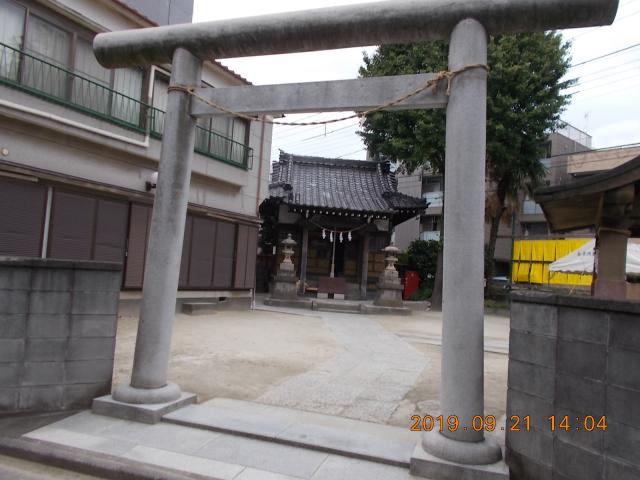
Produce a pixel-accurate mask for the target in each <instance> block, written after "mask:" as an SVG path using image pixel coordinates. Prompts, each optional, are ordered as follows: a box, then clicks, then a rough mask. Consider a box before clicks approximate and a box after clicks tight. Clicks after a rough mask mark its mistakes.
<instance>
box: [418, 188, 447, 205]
mask: <svg viewBox="0 0 640 480" xmlns="http://www.w3.org/2000/svg"><path fill="white" fill-rule="evenodd" d="M422 198H424V199H425V200H426V201H427V203H428V204H429V208H431V207H441V206H442V203H443V201H444V195H443V193H442V192H427V193H424V194H423V195H422Z"/></svg>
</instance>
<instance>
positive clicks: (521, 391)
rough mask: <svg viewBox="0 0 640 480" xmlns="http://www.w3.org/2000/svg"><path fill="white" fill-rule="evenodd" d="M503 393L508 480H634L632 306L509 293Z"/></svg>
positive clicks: (635, 341) (639, 449)
mask: <svg viewBox="0 0 640 480" xmlns="http://www.w3.org/2000/svg"><path fill="white" fill-rule="evenodd" d="M508 387H509V388H508V394H507V432H506V433H507V435H506V440H507V463H508V464H509V467H510V469H511V478H513V479H543V478H554V479H580V480H589V479H616V480H627V479H629V480H630V479H639V478H640V304H638V303H630V302H619V301H605V300H599V299H593V298H590V297H568V296H559V295H542V294H539V295H533V294H529V295H514V296H513V299H512V309H511V333H510V344H509V380H508ZM551 415H554V416H555V431H552V429H551V424H550V421H549V420H548V417H549V416H551ZM513 416H517V417H519V419H520V424H519V425H518V426H519V427H520V428H521V430H520V431H512V429H511V427H512V426H513V425H514V423H515V420H516V419H515V418H512V417H513ZM525 416H529V417H530V425H531V429H530V431H526V426H525V424H524V423H525V422H524V421H523V418H524V417H525ZM565 416H567V418H568V422H567V426H568V431H565V428H562V427H560V423H561V422H562V420H563V419H564V417H565ZM587 416H592V417H594V419H595V422H596V426H595V428H593V430H592V431H587V430H586V429H585V428H589V429H591V428H592V426H593V425H592V422H591V420H590V419H587V420H586V425H585V417H587ZM603 416H605V417H606V430H603V429H601V428H598V427H597V422H598V421H599V420H600V419H601V417H603ZM601 426H604V424H602V423H601Z"/></svg>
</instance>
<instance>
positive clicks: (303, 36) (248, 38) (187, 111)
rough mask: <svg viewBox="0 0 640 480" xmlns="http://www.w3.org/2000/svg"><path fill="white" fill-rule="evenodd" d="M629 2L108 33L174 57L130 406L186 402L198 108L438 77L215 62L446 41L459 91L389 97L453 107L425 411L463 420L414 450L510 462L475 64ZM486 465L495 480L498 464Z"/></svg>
mask: <svg viewBox="0 0 640 480" xmlns="http://www.w3.org/2000/svg"><path fill="white" fill-rule="evenodd" d="M617 4H618V0H466V1H464V2H453V1H451V0H393V1H385V2H380V3H370V4H360V5H353V6H344V7H335V8H325V9H318V10H310V11H304V12H293V13H283V14H276V15H267V16H259V17H250V18H241V19H235V20H224V21H214V22H205V23H198V24H184V25H173V26H164V27H156V28H147V29H140V30H129V31H122V32H112V33H103V34H100V35H98V36H96V38H95V41H94V50H95V53H96V57H97V58H98V60H99V62H100V63H101V64H102V65H104V66H105V67H109V68H116V67H131V66H150V65H153V64H163V63H169V62H172V63H173V68H172V74H171V83H170V87H169V95H168V102H167V114H166V118H165V126H164V136H163V141H162V153H161V159H160V166H159V174H158V181H157V188H156V196H155V202H154V208H153V214H152V220H151V233H150V239H149V248H148V251H147V260H146V265H147V268H146V272H145V276H144V289H143V299H142V306H141V314H140V325H139V328H138V336H137V340H136V349H135V358H134V364H133V372H132V376H131V384H130V385H123V386H120V387H118V388H116V390H115V391H114V393H113V398H114V400H116V401H117V402H119V404H120V405H122V404H130V405H136V404H137V405H140V404H154V405H156V406H157V405H158V404H168V405H171V404H172V403H173V404H174V405H178V404H180V402H181V401H182V402H184V398H185V395H184V394H182V393H181V392H180V389H179V387H178V386H176V385H173V384H168V383H167V370H168V363H169V356H170V346H171V332H172V325H173V319H174V312H175V301H176V291H177V286H178V274H179V270H180V268H179V267H180V254H181V251H182V248H181V247H182V240H183V232H184V224H185V216H186V211H187V200H188V193H189V182H190V176H191V159H192V155H193V147H194V138H195V126H196V118H197V117H203V116H213V115H221V114H225V113H227V112H225V110H226V111H233V112H238V113H244V114H255V115H264V114H282V113H300V112H318V111H345V110H354V111H366V110H368V109H370V108H372V107H375V106H379V105H384V104H388V103H390V102H392V101H393V100H396V99H398V98H401V97H402V96H403V95H404V94H406V93H407V92H411V91H412V90H415V89H416V88H418V87H420V86H421V85H424V84H425V82H427V81H429V80H430V79H433V78H434V75H433V74H423V75H408V76H397V77H379V78H364V79H358V80H347V81H337V82H318V83H306V84H290V85H269V86H243V87H228V88H215V89H213V88H200V79H201V69H202V62H203V60H206V59H214V58H215V59H221V58H232V57H242V56H254V55H271V54H282V53H293V52H304V51H315V50H327V49H336V48H347V47H356V46H365V45H380V44H389V43H407V42H424V41H429V40H439V39H445V40H448V41H449V70H450V71H451V72H459V73H458V74H457V75H455V77H454V78H452V79H451V85H450V86H451V90H450V95H449V96H448V97H447V95H446V94H445V93H443V91H444V88H442V87H441V88H438V89H437V90H435V91H432V90H431V89H425V90H423V91H421V92H420V93H418V94H416V95H414V96H412V97H410V98H407V99H405V100H404V101H402V102H400V103H398V104H395V105H393V106H391V107H389V109H409V108H411V109H415V108H434V107H445V106H446V109H447V131H446V158H445V162H446V171H447V175H446V177H445V192H446V193H445V195H446V199H445V200H446V205H447V209H446V211H445V215H444V222H445V229H446V231H447V241H446V242H445V245H444V277H443V280H444V283H443V339H442V380H441V381H442V385H441V412H424V413H429V414H433V416H434V417H435V416H436V415H438V414H440V413H441V414H442V415H444V418H445V419H446V418H447V417H449V416H451V415H455V416H456V417H457V419H458V420H459V425H460V427H459V428H458V429H456V430H455V431H449V429H447V428H446V425H445V428H444V431H442V432H439V431H438V428H435V429H434V430H433V431H431V432H425V433H424V434H423V436H422V439H421V443H420V444H419V445H418V446H417V447H416V451H415V452H414V455H413V458H412V471H413V472H414V473H417V474H421V475H444V476H446V478H460V477H457V476H455V475H459V474H460V471H459V470H456V464H458V468H459V464H465V465H468V466H469V465H488V464H492V463H495V462H497V461H499V460H500V459H501V451H500V448H499V446H498V445H497V444H496V443H494V442H491V441H489V440H487V439H485V438H484V434H483V432H482V431H475V430H474V429H473V428H471V425H472V419H473V418H474V417H475V416H483V415H484V400H483V394H484V386H483V384H484V372H483V368H484V362H483V353H484V352H483V329H484V327H483V321H484V317H483V269H484V200H485V143H486V139H485V135H486V83H487V72H486V70H485V69H482V68H475V67H477V66H484V65H485V64H486V62H487V35H494V34H503V33H518V32H534V31H545V30H552V29H563V28H577V27H588V26H596V25H605V24H610V23H612V22H613V19H614V17H615V13H616V11H617ZM194 95H195V96H197V97H201V98H200V100H202V99H206V100H208V102H203V101H200V100H197V99H196V98H193V97H194ZM212 105H217V106H222V107H223V110H220V109H218V108H214V107H213V106H212ZM167 408H168V407H167ZM465 427H466V428H465ZM463 428H464V429H463ZM439 459H444V460H445V462H442V461H440V460H439ZM480 468H482V467H480ZM456 472H457V473H456ZM484 475H488V476H483V477H482V478H491V473H490V472H489V471H485V472H484ZM465 478H467V477H465ZM469 478H470V477H469Z"/></svg>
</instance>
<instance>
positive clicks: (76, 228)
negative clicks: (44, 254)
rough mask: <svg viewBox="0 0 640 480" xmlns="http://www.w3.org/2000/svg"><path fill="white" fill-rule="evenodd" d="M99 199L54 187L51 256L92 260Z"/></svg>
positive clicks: (50, 237) (50, 232)
mask: <svg viewBox="0 0 640 480" xmlns="http://www.w3.org/2000/svg"><path fill="white" fill-rule="evenodd" d="M96 201H97V200H96V199H95V198H91V197H87V196H84V195H79V194H77V193H70V192H65V191H61V190H57V189H56V190H54V193H53V205H52V211H51V226H50V231H49V253H48V257H50V258H63V259H70V260H91V256H92V251H93V232H94V228H95V212H96Z"/></svg>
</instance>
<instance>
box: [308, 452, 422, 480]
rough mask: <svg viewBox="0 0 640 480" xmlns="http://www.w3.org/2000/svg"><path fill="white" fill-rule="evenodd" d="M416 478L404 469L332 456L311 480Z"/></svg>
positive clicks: (399, 479) (408, 479)
mask: <svg viewBox="0 0 640 480" xmlns="http://www.w3.org/2000/svg"><path fill="white" fill-rule="evenodd" d="M417 478H418V477H414V476H412V475H410V474H409V472H408V470H407V469H406V468H400V467H394V466H391V465H380V464H376V463H371V462H366V461H364V460H356V459H354V458H344V457H336V456H332V457H330V458H328V459H327V461H326V462H324V463H323V464H322V466H321V467H320V469H318V471H317V472H316V473H315V475H314V476H313V477H312V480H360V479H361V480H365V479H366V480H410V479H417ZM423 480H424V479H423Z"/></svg>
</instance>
